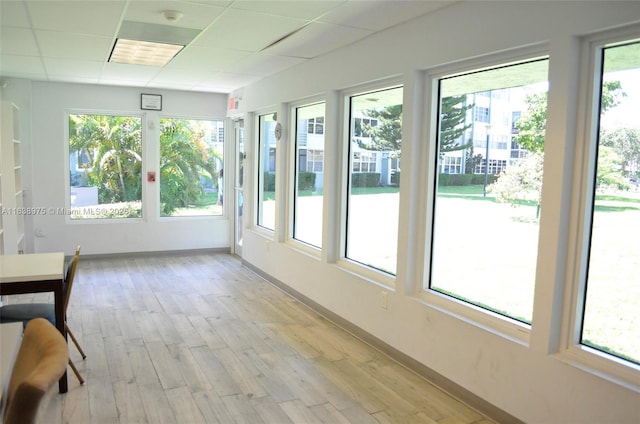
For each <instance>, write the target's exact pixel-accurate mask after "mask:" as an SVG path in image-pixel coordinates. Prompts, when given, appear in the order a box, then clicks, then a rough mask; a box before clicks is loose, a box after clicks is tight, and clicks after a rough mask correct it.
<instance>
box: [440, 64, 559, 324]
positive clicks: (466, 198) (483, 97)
mask: <svg viewBox="0 0 640 424" xmlns="http://www.w3.org/2000/svg"><path fill="white" fill-rule="evenodd" d="M547 62H548V61H547V60H539V61H534V62H527V63H522V64H518V65H512V66H505V67H500V68H496V69H491V70H484V71H479V72H473V73H470V74H466V75H460V76H455V77H450V78H443V79H441V80H440V97H439V104H440V116H439V132H438V158H437V160H438V164H437V169H438V172H439V173H438V175H436V199H435V205H434V208H435V211H434V222H433V240H432V249H431V279H430V288H431V289H433V290H436V291H439V292H441V293H444V294H447V295H450V296H452V297H455V298H457V299H461V300H464V301H466V302H469V303H472V304H474V305H477V306H480V307H483V308H486V309H489V310H491V311H494V312H497V313H500V314H503V315H506V316H509V317H511V318H514V319H517V320H520V321H523V322H526V323H531V316H532V312H533V291H534V282H535V267H536V256H537V249H538V213H539V210H540V192H541V189H542V152H543V150H544V129H545V122H546V121H545V118H546V91H547V82H546V81H547V66H548V63H547ZM478 111H482V112H481V113H480V114H478ZM514 112H521V115H522V116H521V117H520V119H519V121H518V122H515V123H513V122H511V121H510V118H512V117H513V116H518V114H515V113H514ZM479 117H481V118H482V119H478V118H479ZM512 128H518V130H517V131H513V130H512ZM501 140H502V141H501ZM504 140H514V141H515V142H517V144H519V145H520V146H524V148H526V155H523V157H522V159H517V160H513V159H511V152H510V151H509V150H508V149H505V148H504V147H505V146H504ZM507 144H508V145H512V144H515V143H507Z"/></svg>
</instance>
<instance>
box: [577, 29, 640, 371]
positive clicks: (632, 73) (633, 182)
mask: <svg viewBox="0 0 640 424" xmlns="http://www.w3.org/2000/svg"><path fill="white" fill-rule="evenodd" d="M602 60H603V63H602V73H601V85H600V86H601V90H600V92H601V94H600V111H599V112H600V113H599V117H600V119H599V120H600V125H599V131H598V143H597V156H596V157H595V158H594V160H595V161H596V171H595V175H594V176H593V192H592V199H593V202H592V206H591V212H592V222H591V240H590V241H591V244H590V252H589V262H588V273H587V281H586V295H585V298H584V314H583V322H582V331H581V340H580V341H581V343H582V344H584V345H587V346H590V347H593V348H596V349H599V350H602V351H604V352H608V353H611V354H613V355H616V356H619V357H621V358H625V359H627V360H629V361H632V362H635V363H640V280H639V277H638V276H639V275H640V254H639V249H638V239H640V191H639V181H640V124H639V121H638V111H639V110H640V41H637V40H636V41H634V42H630V43H627V44H622V45H620V44H618V45H612V46H608V47H606V48H604V49H603V50H602Z"/></svg>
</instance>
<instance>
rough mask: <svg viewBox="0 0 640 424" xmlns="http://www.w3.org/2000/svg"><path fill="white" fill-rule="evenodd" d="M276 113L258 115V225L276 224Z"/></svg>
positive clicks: (271, 225)
mask: <svg viewBox="0 0 640 424" xmlns="http://www.w3.org/2000/svg"><path fill="white" fill-rule="evenodd" d="M275 126H276V121H275V119H274V114H273V113H269V114H266V115H260V116H259V117H258V190H257V192H258V221H257V223H258V225H259V226H261V227H264V228H267V229H269V230H274V229H275V225H276V137H275V134H274V129H275Z"/></svg>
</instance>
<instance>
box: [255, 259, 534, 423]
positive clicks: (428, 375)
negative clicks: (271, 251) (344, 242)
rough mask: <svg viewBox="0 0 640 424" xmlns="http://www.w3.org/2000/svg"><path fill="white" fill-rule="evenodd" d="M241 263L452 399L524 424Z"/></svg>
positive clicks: (501, 419) (500, 420)
mask: <svg viewBox="0 0 640 424" xmlns="http://www.w3.org/2000/svg"><path fill="white" fill-rule="evenodd" d="M242 264H243V265H244V266H246V267H247V268H249V269H251V270H252V271H253V272H255V273H256V274H258V275H259V276H261V277H262V278H264V279H265V280H266V281H267V282H269V283H270V284H272V285H274V286H275V287H277V288H278V289H280V290H282V291H283V292H285V293H286V294H288V295H289V296H291V297H293V298H294V299H296V300H298V301H300V302H301V303H303V304H304V305H306V306H307V307H308V308H310V309H312V310H314V311H315V312H317V313H319V314H320V315H322V316H323V317H325V318H326V319H328V320H329V321H331V322H332V323H334V324H335V325H337V326H338V327H340V328H342V329H343V330H345V331H347V332H348V333H350V334H352V335H353V336H354V337H357V338H358V339H360V340H362V341H363V342H365V343H367V344H368V345H370V346H372V347H373V348H374V349H377V350H378V351H380V352H382V353H384V354H385V355H387V356H388V357H389V358H391V359H393V360H394V361H396V362H397V363H398V364H400V365H402V366H404V367H405V368H407V369H408V370H410V371H412V372H413V373H415V374H417V375H419V376H420V377H422V378H424V379H425V380H427V381H428V382H430V383H431V384H434V385H435V386H437V387H438V388H440V389H441V390H443V391H445V392H447V393H448V394H450V395H451V396H453V397H455V398H456V399H458V400H460V401H461V402H464V403H465V404H467V405H468V406H470V407H471V408H474V409H475V410H477V411H478V412H480V413H482V414H484V415H486V416H488V417H489V418H491V419H493V420H495V421H496V422H498V423H505V424H524V422H523V421H521V420H519V419H517V418H516V417H514V416H513V415H511V414H509V413H507V412H505V411H503V410H502V409H500V408H498V407H497V406H495V405H493V404H491V403H489V402H487V401H486V400H484V399H482V398H481V397H479V396H478V395H476V394H475V393H473V392H471V391H469V390H467V389H465V388H464V387H462V386H460V385H458V384H456V383H454V382H453V381H451V380H450V379H448V378H447V377H445V376H443V375H442V374H439V373H437V372H435V371H434V370H432V369H431V368H429V367H427V366H425V365H424V364H422V363H421V362H419V361H417V360H415V359H414V358H412V357H410V356H409V355H407V354H405V353H403V352H401V351H399V350H398V349H396V348H394V347H393V346H391V345H389V344H387V343H385V342H384V341H382V340H380V339H378V338H377V337H375V336H373V335H372V334H370V333H368V332H366V331H364V330H363V329H361V328H360V327H358V326H356V325H354V324H353V323H351V322H350V321H347V320H346V319H344V318H342V317H341V316H339V315H337V314H335V313H334V312H332V311H330V310H328V309H327V308H325V307H323V306H322V305H320V304H318V303H316V302H315V301H313V300H311V299H309V298H308V297H306V296H305V295H303V294H302V293H300V292H298V291H296V290H294V289H292V288H291V287H289V286H288V285H286V284H285V283H283V282H282V281H280V280H278V279H276V278H274V277H272V276H271V275H269V274H267V273H265V272H264V271H262V270H261V269H259V268H257V267H256V266H254V265H253V264H251V263H250V262H247V261H245V260H244V259H243V260H242Z"/></svg>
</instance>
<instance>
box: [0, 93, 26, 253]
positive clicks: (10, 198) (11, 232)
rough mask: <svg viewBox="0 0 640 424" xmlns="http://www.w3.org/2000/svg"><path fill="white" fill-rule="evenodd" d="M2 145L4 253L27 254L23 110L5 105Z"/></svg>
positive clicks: (0, 235)
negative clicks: (21, 122) (21, 132)
mask: <svg viewBox="0 0 640 424" xmlns="http://www.w3.org/2000/svg"><path fill="white" fill-rule="evenodd" d="M0 114H1V115H0V116H1V117H2V139H1V141H0V158H1V160H0V208H1V209H0V210H1V211H2V213H0V253H2V254H5V255H11V254H16V253H24V244H25V240H24V214H23V213H24V210H23V208H24V195H23V191H22V146H21V144H20V109H18V107H17V106H16V105H14V104H12V103H9V102H2V109H1V111H0Z"/></svg>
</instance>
